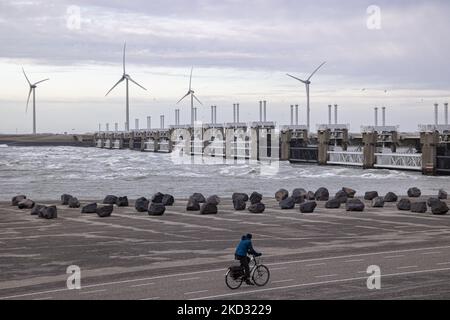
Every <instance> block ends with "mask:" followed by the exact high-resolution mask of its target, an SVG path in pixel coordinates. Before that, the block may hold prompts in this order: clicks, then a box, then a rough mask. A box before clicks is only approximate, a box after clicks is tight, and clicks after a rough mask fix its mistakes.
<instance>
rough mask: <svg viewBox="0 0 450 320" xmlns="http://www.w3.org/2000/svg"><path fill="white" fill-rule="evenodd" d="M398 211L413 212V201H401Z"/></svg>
mask: <svg viewBox="0 0 450 320" xmlns="http://www.w3.org/2000/svg"><path fill="white" fill-rule="evenodd" d="M397 209H398V210H402V211H409V210H411V200H409V199H401V200H400V201H399V202H398V203H397Z"/></svg>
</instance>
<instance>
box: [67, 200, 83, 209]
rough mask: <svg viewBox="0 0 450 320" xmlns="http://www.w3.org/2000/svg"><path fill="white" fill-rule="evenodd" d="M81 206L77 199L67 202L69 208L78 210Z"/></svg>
mask: <svg viewBox="0 0 450 320" xmlns="http://www.w3.org/2000/svg"><path fill="white" fill-rule="evenodd" d="M80 206H81V204H80V201H78V199H77V198H75V197H72V198H70V200H69V208H79V207H80Z"/></svg>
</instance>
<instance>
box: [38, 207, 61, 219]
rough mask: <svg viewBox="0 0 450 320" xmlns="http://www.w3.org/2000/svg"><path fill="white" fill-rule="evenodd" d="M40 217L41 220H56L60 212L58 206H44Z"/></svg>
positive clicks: (40, 211)
mask: <svg viewBox="0 0 450 320" xmlns="http://www.w3.org/2000/svg"><path fill="white" fill-rule="evenodd" d="M38 217H39V218H41V219H56V218H58V210H57V209H56V206H49V207H46V206H44V207H43V208H41V210H39V214H38Z"/></svg>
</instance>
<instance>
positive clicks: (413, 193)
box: [408, 187, 422, 198]
mask: <svg viewBox="0 0 450 320" xmlns="http://www.w3.org/2000/svg"><path fill="white" fill-rule="evenodd" d="M421 194H422V192H421V191H420V189H419V188H416V187H413V188H409V189H408V197H410V198H418V197H420V196H421Z"/></svg>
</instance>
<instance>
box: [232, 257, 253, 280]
mask: <svg viewBox="0 0 450 320" xmlns="http://www.w3.org/2000/svg"><path fill="white" fill-rule="evenodd" d="M235 258H236V260H239V262H240V263H241V267H243V268H244V272H245V273H244V275H245V279H250V267H249V265H248V264H249V263H250V258H249V257H247V256H245V257H241V256H235Z"/></svg>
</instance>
